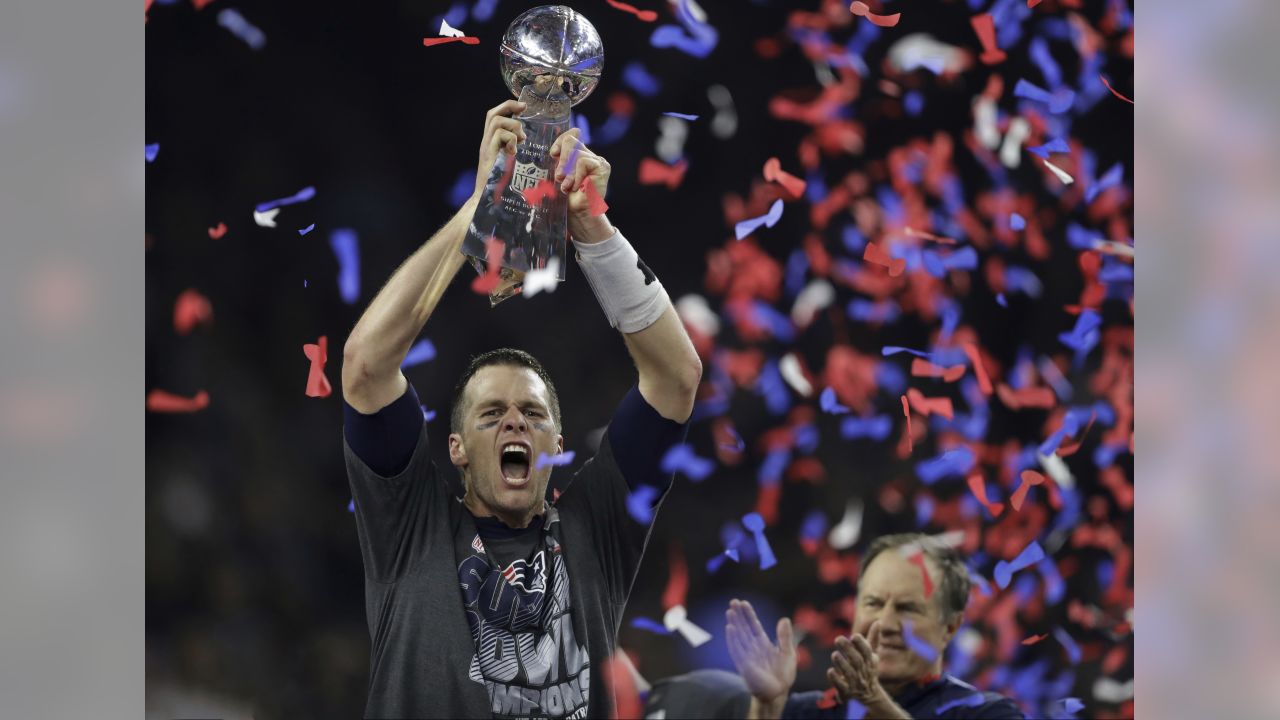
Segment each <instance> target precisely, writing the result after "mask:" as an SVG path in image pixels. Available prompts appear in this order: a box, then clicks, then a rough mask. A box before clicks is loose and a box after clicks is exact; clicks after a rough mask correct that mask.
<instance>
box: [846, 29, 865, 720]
mask: <svg viewBox="0 0 1280 720" xmlns="http://www.w3.org/2000/svg"><path fill="white" fill-rule="evenodd" d="M870 24H871V23H867V25H870ZM866 716H867V706H866V705H863V704H862V703H860V702H858V701H857V700H854V699H853V698H849V699H848V700H845V708H844V720H862V719H863V718H865V717H866Z"/></svg>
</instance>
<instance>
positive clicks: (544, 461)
mask: <svg viewBox="0 0 1280 720" xmlns="http://www.w3.org/2000/svg"><path fill="white" fill-rule="evenodd" d="M573 456H574V452H573V451H572V450H566V451H565V452H562V453H559V454H558V455H548V454H546V453H538V462H536V463H534V466H533V469H534V470H541V469H542V468H544V467H548V466H551V467H560V466H562V465H568V464H570V463H572V462H573ZM637 492H638V491H637Z"/></svg>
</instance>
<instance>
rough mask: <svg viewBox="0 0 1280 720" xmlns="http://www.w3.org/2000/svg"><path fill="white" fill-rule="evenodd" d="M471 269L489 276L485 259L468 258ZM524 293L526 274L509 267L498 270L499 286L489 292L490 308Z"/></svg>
mask: <svg viewBox="0 0 1280 720" xmlns="http://www.w3.org/2000/svg"><path fill="white" fill-rule="evenodd" d="M467 259H468V260H470V261H471V267H473V268H475V269H476V272H477V273H479V274H480V275H481V276H484V275H487V274H488V268H487V267H486V265H487V263H486V262H485V260H484V259H483V258H478V257H471V256H467ZM523 291H524V273H522V272H520V271H519V270H512V269H511V268H509V267H505V266H504V267H500V268H498V284H497V285H496V286H495V287H494V288H493V289H492V290H490V291H489V307H490V308H493V307H497V305H498V303H500V302H502V301H503V300H507V299H509V298H513V297H515V296H516V295H519V294H520V293H521V292H523Z"/></svg>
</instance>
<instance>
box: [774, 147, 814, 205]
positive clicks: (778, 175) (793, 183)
mask: <svg viewBox="0 0 1280 720" xmlns="http://www.w3.org/2000/svg"><path fill="white" fill-rule="evenodd" d="M764 179H765V180H768V181H769V182H776V183H778V184H779V185H781V186H782V187H783V188H785V189H786V191H787V193H788V194H790V195H791V197H793V198H799V197H801V196H802V195H804V189H805V187H807V186H808V183H806V182H805V181H804V180H801V179H800V178H798V177H796V176H795V175H792V174H791V173H789V172H787V171H785V170H783V169H782V163H781V162H780V161H779V160H778V158H776V157H771V158H769V159H768V160H766V161H765V163H764Z"/></svg>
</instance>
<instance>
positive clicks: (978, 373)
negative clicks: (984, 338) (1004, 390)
mask: <svg viewBox="0 0 1280 720" xmlns="http://www.w3.org/2000/svg"><path fill="white" fill-rule="evenodd" d="M964 354H965V355H968V356H969V362H971V363H973V374H974V376H975V377H977V378H978V389H979V390H981V391H982V394H983V395H990V394H991V378H990V377H988V376H987V369H986V368H985V367H983V365H982V355H981V354H979V353H978V346H976V345H974V344H973V343H971V342H967V343H965V344H964Z"/></svg>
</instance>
